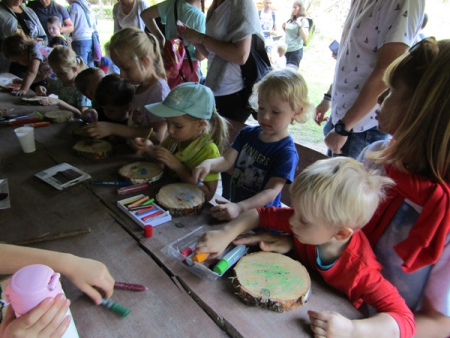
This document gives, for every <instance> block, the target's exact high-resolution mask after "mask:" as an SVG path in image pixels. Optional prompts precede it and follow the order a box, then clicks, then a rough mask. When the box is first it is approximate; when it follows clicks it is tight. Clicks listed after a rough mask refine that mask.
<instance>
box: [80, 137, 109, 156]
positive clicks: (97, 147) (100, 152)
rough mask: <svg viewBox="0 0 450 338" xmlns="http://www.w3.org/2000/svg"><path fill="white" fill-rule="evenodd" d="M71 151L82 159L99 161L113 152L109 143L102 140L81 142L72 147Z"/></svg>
mask: <svg viewBox="0 0 450 338" xmlns="http://www.w3.org/2000/svg"><path fill="white" fill-rule="evenodd" d="M73 150H75V152H76V153H77V154H78V155H80V156H83V157H86V158H90V159H92V160H101V159H104V158H107V157H110V156H111V154H112V151H113V148H112V145H111V143H109V142H107V141H103V140H81V141H78V142H77V143H76V144H75V145H74V146H73Z"/></svg>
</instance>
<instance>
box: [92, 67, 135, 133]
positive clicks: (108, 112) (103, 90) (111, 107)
mask: <svg viewBox="0 0 450 338" xmlns="http://www.w3.org/2000/svg"><path fill="white" fill-rule="evenodd" d="M134 92H135V87H134V86H133V85H132V84H130V83H128V82H125V80H124V79H122V78H121V77H120V76H119V74H109V75H106V76H105V77H104V78H103V79H102V80H101V81H100V83H99V84H98V86H97V91H96V92H95V102H96V103H97V104H98V105H100V107H101V108H102V110H103V112H104V114H105V117H106V118H107V119H108V120H109V121H111V122H117V123H120V124H125V125H126V124H127V123H128V114H129V111H130V106H131V102H132V100H133V96H134ZM111 122H98V124H99V125H100V124H104V125H108V124H109V123H111ZM99 128H101V127H99ZM107 128H108V127H107ZM111 128H114V127H113V126H111Z"/></svg>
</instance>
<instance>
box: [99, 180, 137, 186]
mask: <svg viewBox="0 0 450 338" xmlns="http://www.w3.org/2000/svg"><path fill="white" fill-rule="evenodd" d="M92 184H93V185H120V186H122V187H128V186H130V185H132V183H131V182H128V181H118V182H115V181H92Z"/></svg>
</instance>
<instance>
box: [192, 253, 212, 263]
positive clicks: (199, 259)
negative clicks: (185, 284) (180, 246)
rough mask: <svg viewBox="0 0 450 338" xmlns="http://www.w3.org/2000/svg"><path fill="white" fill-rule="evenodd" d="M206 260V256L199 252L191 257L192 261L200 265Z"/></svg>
mask: <svg viewBox="0 0 450 338" xmlns="http://www.w3.org/2000/svg"><path fill="white" fill-rule="evenodd" d="M206 258H208V255H207V254H205V253H203V252H199V253H198V254H195V255H194V257H192V260H193V261H194V262H197V263H202V262H204V261H206Z"/></svg>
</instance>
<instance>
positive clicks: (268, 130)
mask: <svg viewBox="0 0 450 338" xmlns="http://www.w3.org/2000/svg"><path fill="white" fill-rule="evenodd" d="M298 114H299V113H296V112H295V111H294V110H293V109H292V108H291V105H290V103H289V102H288V101H286V100H284V99H281V98H280V96H279V95H277V94H273V95H271V96H270V97H259V98H258V123H259V125H260V126H261V128H262V130H263V133H264V134H266V135H267V136H273V137H278V136H287V133H288V132H287V127H288V126H289V124H290V123H291V122H292V120H293V119H294V118H295V117H296V116H297V115H298Z"/></svg>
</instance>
